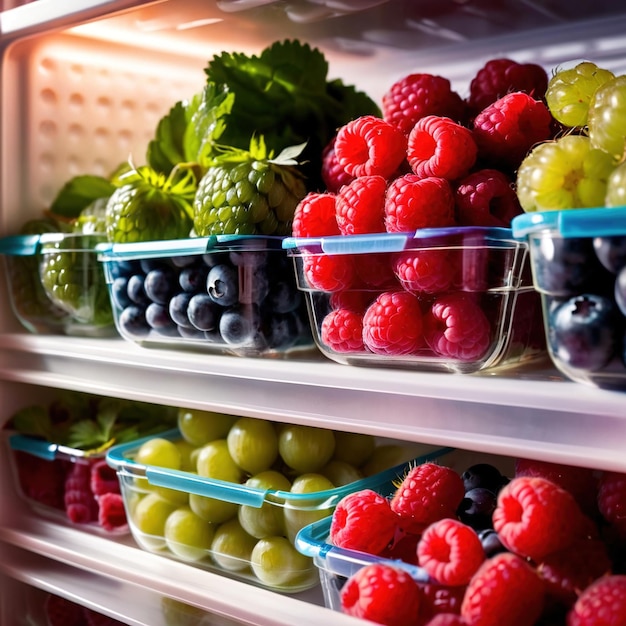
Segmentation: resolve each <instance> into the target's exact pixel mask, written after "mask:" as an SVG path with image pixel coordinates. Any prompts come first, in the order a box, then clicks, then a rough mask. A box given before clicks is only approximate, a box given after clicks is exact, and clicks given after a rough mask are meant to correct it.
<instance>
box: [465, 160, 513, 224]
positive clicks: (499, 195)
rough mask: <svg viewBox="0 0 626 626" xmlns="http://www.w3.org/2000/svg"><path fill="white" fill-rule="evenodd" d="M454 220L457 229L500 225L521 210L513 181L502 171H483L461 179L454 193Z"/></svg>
mask: <svg viewBox="0 0 626 626" xmlns="http://www.w3.org/2000/svg"><path fill="white" fill-rule="evenodd" d="M455 203H456V219H457V222H458V223H459V225H461V226H500V227H504V228H509V227H510V226H511V220H512V219H513V218H514V217H515V216H517V215H520V214H521V213H522V212H523V210H522V206H521V205H520V202H519V199H518V197H517V193H516V192H515V189H514V187H513V180H512V179H511V178H510V177H509V176H507V174H505V173H504V172H502V171H500V170H496V169H493V168H484V169H480V170H478V171H476V172H472V173H471V174H468V175H467V176H466V177H465V178H463V179H461V180H460V181H459V182H458V184H457V186H456V190H455Z"/></svg>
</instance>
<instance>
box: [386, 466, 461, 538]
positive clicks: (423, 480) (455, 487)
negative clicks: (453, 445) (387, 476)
mask: <svg viewBox="0 0 626 626" xmlns="http://www.w3.org/2000/svg"><path fill="white" fill-rule="evenodd" d="M464 495H465V488H464V487H463V480H462V479H461V477H460V475H459V474H458V473H457V472H455V471H454V470H453V469H451V468H449V467H444V466H442V465H437V464H436V463H421V464H420V465H416V466H415V467H413V468H412V469H411V470H410V471H409V472H408V473H407V475H406V476H405V477H404V478H403V480H402V483H401V484H400V485H399V486H398V488H397V489H396V491H395V493H394V495H393V497H392V498H391V508H392V510H393V511H394V512H395V513H396V514H397V515H399V516H400V527H401V528H402V529H403V530H405V531H406V532H413V533H421V532H422V531H423V530H424V528H426V527H427V526H429V525H430V524H432V523H433V522H436V521H438V520H440V519H443V518H446V517H450V518H456V510H457V509H458V507H459V504H460V503H461V500H463V496H464Z"/></svg>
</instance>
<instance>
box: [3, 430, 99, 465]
mask: <svg viewBox="0 0 626 626" xmlns="http://www.w3.org/2000/svg"><path fill="white" fill-rule="evenodd" d="M8 443H9V446H10V448H11V450H14V451H16V452H26V453H28V454H30V455H32V456H36V457H38V458H40V459H44V460H45V461H59V460H76V459H87V458H89V459H94V458H99V457H104V452H103V451H97V450H95V451H94V450H81V449H79V448H71V447H69V446H64V445H62V444H60V443H51V442H50V441H44V440H43V439H38V438H36V437H31V436H29V435H20V434H10V435H8Z"/></svg>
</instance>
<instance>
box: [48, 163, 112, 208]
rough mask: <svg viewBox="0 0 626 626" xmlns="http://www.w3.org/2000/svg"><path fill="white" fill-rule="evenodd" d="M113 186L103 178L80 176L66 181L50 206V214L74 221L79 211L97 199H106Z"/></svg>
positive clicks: (87, 175) (88, 175)
mask: <svg viewBox="0 0 626 626" xmlns="http://www.w3.org/2000/svg"><path fill="white" fill-rule="evenodd" d="M114 191H115V185H114V184H113V183H111V181H110V180H108V179H107V178H104V177H103V176H94V175H90V174H82V175H79V176H75V177H74V178H71V179H70V180H68V181H67V182H66V183H65V185H63V187H62V188H61V190H60V191H59V193H58V194H57V196H56V197H55V199H54V200H53V201H52V205H51V206H50V212H51V213H53V214H54V215H60V216H62V217H65V218H70V219H74V218H76V217H78V216H79V215H80V213H81V211H82V210H83V209H84V208H85V207H87V206H89V205H90V204H91V203H92V202H93V201H94V200H97V199H98V198H108V197H109V196H110V195H111V194H112V193H113V192H114Z"/></svg>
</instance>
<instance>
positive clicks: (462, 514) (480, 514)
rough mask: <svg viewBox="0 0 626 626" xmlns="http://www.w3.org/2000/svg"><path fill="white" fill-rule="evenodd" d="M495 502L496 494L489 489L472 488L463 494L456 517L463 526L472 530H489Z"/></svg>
mask: <svg viewBox="0 0 626 626" xmlns="http://www.w3.org/2000/svg"><path fill="white" fill-rule="evenodd" d="M496 500H497V496H496V494H495V493H494V492H493V491H491V490H490V489H485V488H484V487H474V488H473V489H470V490H469V491H467V492H466V493H465V497H464V498H463V500H462V501H461V504H460V506H459V509H458V511H457V515H458V516H459V519H460V520H461V521H462V522H463V523H464V524H467V525H468V526H470V527H471V528H473V529H474V530H483V529H485V528H491V527H492V525H493V521H492V519H491V517H492V515H493V512H494V511H495V509H496Z"/></svg>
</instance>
